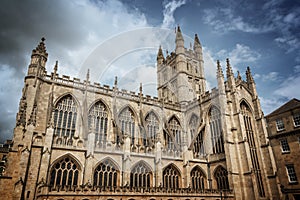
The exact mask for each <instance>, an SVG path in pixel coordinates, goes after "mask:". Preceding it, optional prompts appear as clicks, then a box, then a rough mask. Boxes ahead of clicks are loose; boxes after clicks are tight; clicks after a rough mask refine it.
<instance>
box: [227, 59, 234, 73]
mask: <svg viewBox="0 0 300 200" xmlns="http://www.w3.org/2000/svg"><path fill="white" fill-rule="evenodd" d="M226 64H227V68H226V74H227V77H229V76H230V75H232V74H233V72H232V68H231V66H230V62H229V58H226Z"/></svg>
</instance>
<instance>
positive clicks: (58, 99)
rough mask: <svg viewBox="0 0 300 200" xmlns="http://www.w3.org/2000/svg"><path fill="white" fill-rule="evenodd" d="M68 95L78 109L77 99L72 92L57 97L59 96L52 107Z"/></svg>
mask: <svg viewBox="0 0 300 200" xmlns="http://www.w3.org/2000/svg"><path fill="white" fill-rule="evenodd" d="M68 95H70V96H71V97H72V98H73V99H74V101H75V102H76V104H77V106H78V107H80V103H79V101H78V99H77V98H76V97H75V95H74V94H73V93H72V92H66V93H63V94H61V95H59V96H58V97H57V98H56V99H55V101H54V102H53V105H54V106H55V105H57V103H58V102H59V101H60V100H61V99H62V98H64V97H65V96H68Z"/></svg>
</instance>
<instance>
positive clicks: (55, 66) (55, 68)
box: [54, 61, 58, 74]
mask: <svg viewBox="0 0 300 200" xmlns="http://www.w3.org/2000/svg"><path fill="white" fill-rule="evenodd" d="M57 69H58V61H56V62H55V65H54V74H56V72H57Z"/></svg>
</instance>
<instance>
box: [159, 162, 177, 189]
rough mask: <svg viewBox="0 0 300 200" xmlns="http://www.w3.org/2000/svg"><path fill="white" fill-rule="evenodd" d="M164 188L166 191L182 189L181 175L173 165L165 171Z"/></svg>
mask: <svg viewBox="0 0 300 200" xmlns="http://www.w3.org/2000/svg"><path fill="white" fill-rule="evenodd" d="M163 187H164V188H166V189H177V188H180V173H179V171H178V170H177V169H176V168H175V167H174V166H173V165H172V164H171V165H169V166H168V167H166V168H165V169H164V171H163Z"/></svg>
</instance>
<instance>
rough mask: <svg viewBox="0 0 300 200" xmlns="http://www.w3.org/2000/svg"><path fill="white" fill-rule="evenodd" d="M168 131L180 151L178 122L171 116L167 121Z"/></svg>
mask: <svg viewBox="0 0 300 200" xmlns="http://www.w3.org/2000/svg"><path fill="white" fill-rule="evenodd" d="M168 125H169V129H170V131H171V134H172V135H173V137H174V139H175V141H174V142H175V144H177V145H178V148H179V149H178V150H181V145H182V144H181V126H180V123H179V121H178V119H177V118H176V117H175V116H173V117H172V118H171V119H170V120H169V124H168Z"/></svg>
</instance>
